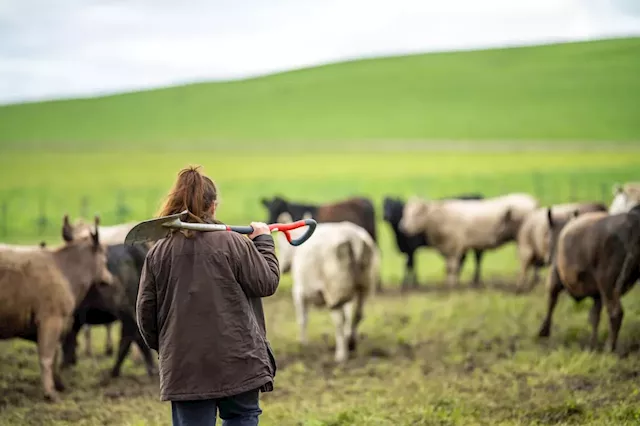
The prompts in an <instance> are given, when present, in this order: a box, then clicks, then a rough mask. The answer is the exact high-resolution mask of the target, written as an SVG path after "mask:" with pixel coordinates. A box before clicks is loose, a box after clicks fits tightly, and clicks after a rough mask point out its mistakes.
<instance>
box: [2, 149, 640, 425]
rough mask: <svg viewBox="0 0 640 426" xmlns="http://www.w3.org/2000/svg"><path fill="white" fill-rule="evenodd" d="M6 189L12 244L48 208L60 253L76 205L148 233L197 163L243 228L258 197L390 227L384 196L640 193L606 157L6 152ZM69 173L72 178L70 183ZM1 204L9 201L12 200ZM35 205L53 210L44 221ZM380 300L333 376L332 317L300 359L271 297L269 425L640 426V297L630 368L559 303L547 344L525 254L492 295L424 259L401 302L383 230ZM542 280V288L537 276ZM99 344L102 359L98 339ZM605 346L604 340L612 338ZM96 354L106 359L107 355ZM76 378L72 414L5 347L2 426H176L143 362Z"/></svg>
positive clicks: (28, 238) (503, 256)
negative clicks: (274, 367)
mask: <svg viewBox="0 0 640 426" xmlns="http://www.w3.org/2000/svg"><path fill="white" fill-rule="evenodd" d="M0 162H2V165H1V167H2V169H3V170H4V171H5V173H7V176H10V178H9V179H8V180H5V181H4V182H2V183H1V185H3V187H2V188H1V190H2V193H3V195H4V196H3V199H4V200H10V202H9V203H8V206H9V210H8V212H9V215H8V217H9V218H11V220H10V222H9V225H10V227H9V236H10V237H11V238H10V239H11V240H12V241H14V242H21V243H35V242H37V241H39V240H40V238H41V237H42V236H40V235H38V234H37V232H36V229H37V226H36V225H37V223H38V212H39V209H40V208H42V206H44V207H43V208H44V209H45V213H46V215H47V218H48V219H49V221H50V223H49V225H48V227H47V228H46V232H45V235H43V236H44V237H45V238H44V239H45V240H47V242H49V243H52V244H57V243H58V242H59V241H60V236H59V218H60V217H61V215H62V214H63V213H64V212H65V211H69V212H70V213H71V214H72V215H74V216H75V215H77V214H78V213H79V211H80V209H81V208H82V206H81V202H80V199H81V197H82V195H87V196H88V200H89V203H88V207H87V209H88V212H89V214H92V213H94V212H97V213H100V214H101V217H103V219H104V221H103V223H105V224H110V223H115V222H116V217H117V214H116V213H117V212H116V211H115V210H116V208H115V206H116V204H117V200H118V194H119V193H120V191H123V192H122V193H123V194H124V196H125V203H126V205H127V206H128V207H129V209H130V212H129V215H130V216H129V218H130V219H144V218H146V217H147V216H148V215H150V214H152V213H153V212H154V210H155V208H156V207H157V204H158V202H159V199H160V198H159V197H160V196H161V195H162V194H163V192H164V191H166V190H167V189H168V186H169V185H170V183H171V180H172V179H173V177H174V175H175V173H176V171H177V170H178V169H179V168H180V167H182V166H184V165H185V164H188V163H191V162H197V163H198V164H202V165H203V166H204V167H205V172H207V173H210V174H211V175H212V176H213V177H214V179H216V181H217V183H218V185H219V188H220V192H221V197H222V203H221V206H220V217H221V219H223V220H225V221H227V222H229V223H235V224H243V223H247V222H248V221H250V220H253V219H263V218H265V217H266V211H265V210H264V209H263V207H262V206H261V205H260V203H259V198H260V197H261V196H269V195H272V194H275V193H281V194H284V195H286V196H289V197H291V198H292V199H299V200H310V201H318V202H320V201H325V200H326V201H328V200H332V199H338V198H341V197H346V196H349V195H352V194H365V195H368V196H371V197H372V198H373V199H374V200H375V202H376V207H377V208H378V216H379V219H381V217H380V216H381V212H380V211H379V210H380V202H381V201H380V200H381V198H382V197H383V196H384V195H386V194H398V195H401V196H405V197H406V196H409V195H411V194H413V193H418V194H423V195H425V196H429V197H440V196H447V195H451V194H455V193H459V192H468V191H481V192H483V193H485V194H486V195H487V196H489V195H498V194H500V193H503V192H509V191H516V190H522V191H529V192H532V193H535V194H537V195H538V197H539V198H540V199H541V202H542V203H543V204H544V203H552V202H561V201H564V200H566V199H568V198H570V197H574V198H576V199H584V200H587V199H597V200H602V201H605V202H607V203H608V202H609V201H610V197H611V186H612V184H613V183H614V182H616V181H624V180H629V179H632V178H634V177H635V176H637V175H636V173H637V170H638V166H640V160H638V157H637V156H633V155H629V153H624V152H623V153H616V152H612V151H603V152H584V153H575V152H569V151H566V152H565V151H561V150H557V151H549V152H532V153H526V154H522V153H513V152H483V151H475V152H453V151H452V152H441V151H422V152H418V153H403V152H395V153H394V152H391V153H371V154H354V153H335V154H328V153H327V154H317V155H312V154H307V155H305V154H290V155H286V156H277V155H268V154H265V155H261V154H259V153H252V154H250V155H240V154H231V153H221V154H216V153H212V152H202V153H200V152H169V153H155V154H153V153H152V154H149V153H144V152H142V151H140V152H122V151H120V152H118V151H115V152H114V151H105V152H101V153H93V152H84V153H83V152H79V153H75V154H62V153H51V152H49V153H41V154H39V155H37V156H34V155H33V154H32V153H27V152H11V153H8V155H7V156H3V157H2V159H1V160H0ZM61 170H65V171H66V172H61ZM6 194H10V196H7V195H6ZM40 196H43V198H44V204H42V205H40V204H39V200H40ZM378 225H379V229H380V238H381V247H382V258H383V277H384V281H385V287H386V288H387V289H389V291H388V292H387V293H386V294H383V295H379V296H377V298H376V299H374V300H373V301H372V303H371V304H369V305H367V306H366V307H365V319H364V322H363V325H362V328H361V333H362V334H363V336H364V340H363V343H362V345H361V346H360V348H359V353H358V357H357V358H356V359H353V360H351V361H350V362H349V364H348V365H347V366H346V367H336V366H334V365H333V361H332V356H333V352H332V347H333V331H332V328H331V327H332V326H331V322H330V319H329V316H328V313H326V312H317V311H313V312H312V313H311V316H310V324H309V339H310V345H309V347H306V348H301V347H300V345H299V344H298V343H297V340H296V339H297V331H298V329H297V326H296V324H295V316H294V312H293V306H292V302H291V298H290V285H291V282H290V278H289V277H288V276H285V278H284V279H283V280H282V282H281V287H280V289H279V290H278V292H277V294H276V295H275V296H273V297H271V298H268V299H266V300H265V303H266V305H265V309H266V315H267V321H268V335H269V338H270V340H271V342H272V345H273V347H274V350H275V352H276V357H277V360H278V362H279V371H278V375H277V378H276V380H277V382H276V386H277V388H276V391H275V392H273V393H272V394H267V395H265V396H264V399H263V408H264V409H265V414H264V416H263V418H262V423H261V424H266V425H352V424H357V425H364V424H382V425H384V424H389V425H410V424H425V425H426V424H464V425H468V424H573V423H575V424H594V425H595V424H610V423H611V422H615V424H636V423H637V421H638V419H640V412H639V411H638V409H637V407H638V403H640V388H638V384H637V383H638V381H637V374H638V373H637V372H638V370H639V369H640V363H639V361H638V342H639V341H640V335H638V331H637V330H639V329H640V298H638V293H637V290H636V291H632V292H631V294H629V295H628V296H627V297H626V298H625V299H623V306H624V308H625V321H624V324H623V327H622V330H621V337H620V342H621V349H620V351H621V353H622V354H623V356H622V357H621V358H620V357H618V356H614V355H610V354H607V353H590V352H589V351H587V350H586V344H587V341H588V336H589V328H588V322H587V312H588V308H589V306H590V301H585V302H583V303H581V304H579V305H576V304H574V303H573V302H572V301H570V300H569V299H568V298H567V297H566V295H563V296H564V297H561V300H560V304H559V309H558V311H557V313H556V321H555V325H554V329H553V331H552V333H553V334H552V337H551V339H550V341H549V342H548V343H545V342H538V341H536V339H535V337H534V336H535V335H536V332H537V328H538V327H539V325H540V323H541V321H542V318H543V314H544V308H545V304H546V300H545V293H544V289H543V287H544V286H543V285H539V286H538V288H537V289H536V291H534V292H533V293H532V294H529V295H515V294H513V289H514V288H515V275H516V272H517V267H518V264H517V260H516V251H515V247H514V245H513V244H510V245H508V246H506V247H505V248H504V249H501V250H498V251H495V252H488V253H487V254H486V255H485V261H484V264H483V265H484V267H483V276H484V278H485V283H486V287H485V288H484V289H481V290H476V291H471V290H468V289H466V286H467V283H468V280H469V279H470V275H471V272H472V263H473V262H472V261H471V259H468V260H467V263H466V266H465V268H464V273H463V283H462V287H463V288H461V289H457V290H452V291H449V290H444V289H443V286H444V284H443V280H444V263H443V261H442V259H441V258H440V257H439V256H438V255H437V254H434V253H433V252H431V251H430V250H424V249H423V250H422V251H421V252H420V254H419V256H418V266H417V268H418V276H419V278H420V281H421V284H422V286H423V289H422V291H418V292H411V293H409V294H407V295H404V296H401V295H399V294H398V293H397V286H398V281H399V279H400V277H401V274H402V271H403V269H402V268H403V261H404V260H403V257H402V256H401V255H400V254H399V253H398V252H397V250H396V248H395V242H394V240H393V236H392V234H391V232H390V230H389V228H388V226H387V225H386V224H385V223H383V222H382V221H381V220H379V223H378ZM543 276H544V274H543ZM95 330H98V333H95V334H94V336H95V337H94V342H96V343H97V344H99V345H103V344H104V339H103V338H102V334H101V333H100V332H101V328H100V327H98V328H96V329H95ZM600 330H601V333H600V334H601V336H600V337H601V339H602V342H601V343H603V342H604V338H605V336H606V335H607V327H606V325H601V328H600ZM97 352H100V351H97ZM79 356H80V362H79V365H78V366H77V367H75V368H74V369H72V370H71V371H68V372H66V374H65V378H66V380H67V381H68V383H69V385H70V386H69V387H70V388H71V391H70V393H67V394H65V395H64V398H63V402H62V403H60V404H58V405H50V404H46V403H44V402H41V389H40V387H39V376H38V364H37V357H36V348H35V346H34V345H32V344H29V343H26V342H20V341H7V342H2V343H0V377H1V378H2V379H1V381H0V395H2V397H0V407H1V412H0V424H7V425H9V424H25V425H37V424H53V425H63V424H80V425H82V424H87V425H92V424H119V425H155V424H160V425H161V424H169V423H168V421H169V418H170V417H169V407H168V405H166V404H162V403H160V402H159V401H158V398H157V395H158V394H157V391H158V389H157V381H153V380H150V379H148V378H147V377H146V375H145V373H144V367H143V366H142V363H141V361H137V362H134V361H131V360H128V361H126V363H125V366H124V368H123V377H121V378H120V379H117V380H113V381H111V382H110V383H107V382H104V378H105V377H106V375H107V372H108V370H109V368H110V366H111V365H112V362H113V359H112V358H111V357H109V358H105V357H100V358H95V359H86V358H85V357H83V353H82V352H79Z"/></svg>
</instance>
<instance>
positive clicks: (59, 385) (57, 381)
mask: <svg viewBox="0 0 640 426" xmlns="http://www.w3.org/2000/svg"><path fill="white" fill-rule="evenodd" d="M57 346H58V345H56V352H55V356H54V358H53V384H54V386H55V388H56V390H57V391H60V392H62V391H64V390H65V389H66V386H65V385H64V382H63V381H62V377H61V376H60V362H59V361H60V350H59V348H57Z"/></svg>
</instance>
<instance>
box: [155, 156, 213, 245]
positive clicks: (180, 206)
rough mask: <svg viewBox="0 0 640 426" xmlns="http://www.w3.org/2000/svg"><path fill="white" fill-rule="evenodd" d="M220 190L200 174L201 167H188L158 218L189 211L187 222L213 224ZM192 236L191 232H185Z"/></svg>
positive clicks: (179, 175) (183, 171) (180, 176)
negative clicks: (212, 210)
mask: <svg viewBox="0 0 640 426" xmlns="http://www.w3.org/2000/svg"><path fill="white" fill-rule="evenodd" d="M217 201H218V190H217V188H216V185H215V183H213V181H212V180H211V179H209V178H208V177H207V176H205V175H203V174H202V173H200V166H190V167H186V168H184V169H182V170H180V172H179V173H178V177H177V179H176V181H175V183H174V184H173V187H172V188H171V191H170V192H169V194H168V196H167V199H166V200H165V202H164V204H163V206H162V208H161V209H160V211H159V212H158V216H169V215H173V214H178V213H181V212H183V211H185V210H187V211H188V212H189V213H188V217H187V218H185V219H183V220H184V221H186V222H201V223H203V222H213V217H212V216H211V206H214V205H217ZM184 234H185V235H187V236H190V233H189V232H184Z"/></svg>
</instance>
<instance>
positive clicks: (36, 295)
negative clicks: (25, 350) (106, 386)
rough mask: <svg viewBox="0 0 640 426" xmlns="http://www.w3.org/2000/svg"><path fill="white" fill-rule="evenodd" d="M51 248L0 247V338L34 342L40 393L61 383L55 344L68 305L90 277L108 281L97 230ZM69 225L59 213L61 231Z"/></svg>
mask: <svg viewBox="0 0 640 426" xmlns="http://www.w3.org/2000/svg"><path fill="white" fill-rule="evenodd" d="M97 222H98V220H97V218H96V232H95V233H92V234H91V235H90V236H88V237H85V238H82V239H79V240H77V241H72V242H69V243H68V244H65V245H63V246H62V247H59V248H55V249H47V248H43V249H40V250H32V251H27V252H16V251H12V250H6V251H0V339H10V338H16V337H18V338H22V339H26V340H30V341H33V342H37V344H38V356H39V359H40V374H41V377H42V386H43V388H44V394H45V397H46V398H47V399H49V400H52V401H53V400H57V399H58V394H57V392H56V390H58V391H60V390H63V389H64V385H63V383H62V381H61V379H60V375H59V370H58V363H57V362H56V361H57V360H56V358H57V356H56V355H57V348H58V344H59V343H60V339H61V337H62V336H63V335H64V333H65V332H66V330H67V329H68V327H69V326H70V324H71V319H72V315H73V311H74V308H75V307H76V306H77V304H78V303H79V302H80V301H81V300H82V299H83V298H84V297H85V295H86V294H87V291H88V290H89V288H90V287H91V286H92V285H93V284H95V283H105V284H112V283H113V276H112V275H111V273H110V272H109V270H108V269H107V256H106V253H105V249H104V247H103V246H102V245H101V244H100V240H99V237H98V232H97ZM68 227H69V218H68V217H67V216H65V219H64V227H63V236H64V237H65V239H66V238H67V236H68V234H67V233H66V232H65V231H66V230H67V229H68Z"/></svg>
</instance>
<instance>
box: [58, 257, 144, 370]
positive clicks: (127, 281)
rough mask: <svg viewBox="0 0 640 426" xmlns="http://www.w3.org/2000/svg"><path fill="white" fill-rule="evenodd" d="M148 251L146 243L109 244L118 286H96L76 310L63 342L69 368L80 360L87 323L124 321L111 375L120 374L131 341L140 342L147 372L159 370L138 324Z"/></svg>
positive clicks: (110, 264) (138, 344)
mask: <svg viewBox="0 0 640 426" xmlns="http://www.w3.org/2000/svg"><path fill="white" fill-rule="evenodd" d="M147 251H148V246H146V245H134V246H128V245H124V244H115V245H109V246H107V267H108V268H109V271H110V272H111V274H112V275H113V276H114V277H115V282H116V284H117V285H116V286H112V287H110V288H101V287H97V286H94V287H92V288H91V289H90V290H89V292H88V294H87V296H86V297H85V298H84V300H83V301H82V303H80V305H79V306H78V308H77V309H76V310H75V312H74V321H73V326H72V328H71V330H70V332H69V333H68V334H67V335H66V337H65V339H64V342H63V346H62V347H63V363H62V366H63V368H64V367H68V366H70V365H73V364H75V363H76V361H77V359H76V339H77V334H78V332H79V331H80V329H81V328H82V327H83V326H84V325H85V324H91V325H95V324H102V325H104V324H108V325H112V324H114V323H115V322H116V321H120V322H121V325H122V327H121V330H120V343H119V347H118V355H117V358H116V361H115V364H114V366H113V368H112V369H111V377H118V376H119V375H120V369H121V367H122V363H123V362H124V359H125V358H126V356H127V354H128V353H129V349H130V348H131V344H132V343H133V342H135V343H136V345H137V346H138V348H139V349H140V352H141V353H142V355H143V357H144V360H145V363H146V368H147V374H148V375H149V376H153V375H154V374H155V372H156V369H155V366H154V362H153V357H152V354H151V350H150V349H149V348H148V347H147V345H146V344H145V343H144V340H143V339H142V336H141V334H140V331H139V329H138V326H137V323H136V315H135V304H136V298H137V295H138V285H139V283H140V274H141V272H142V266H143V264H144V260H145V256H146V254H147Z"/></svg>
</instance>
